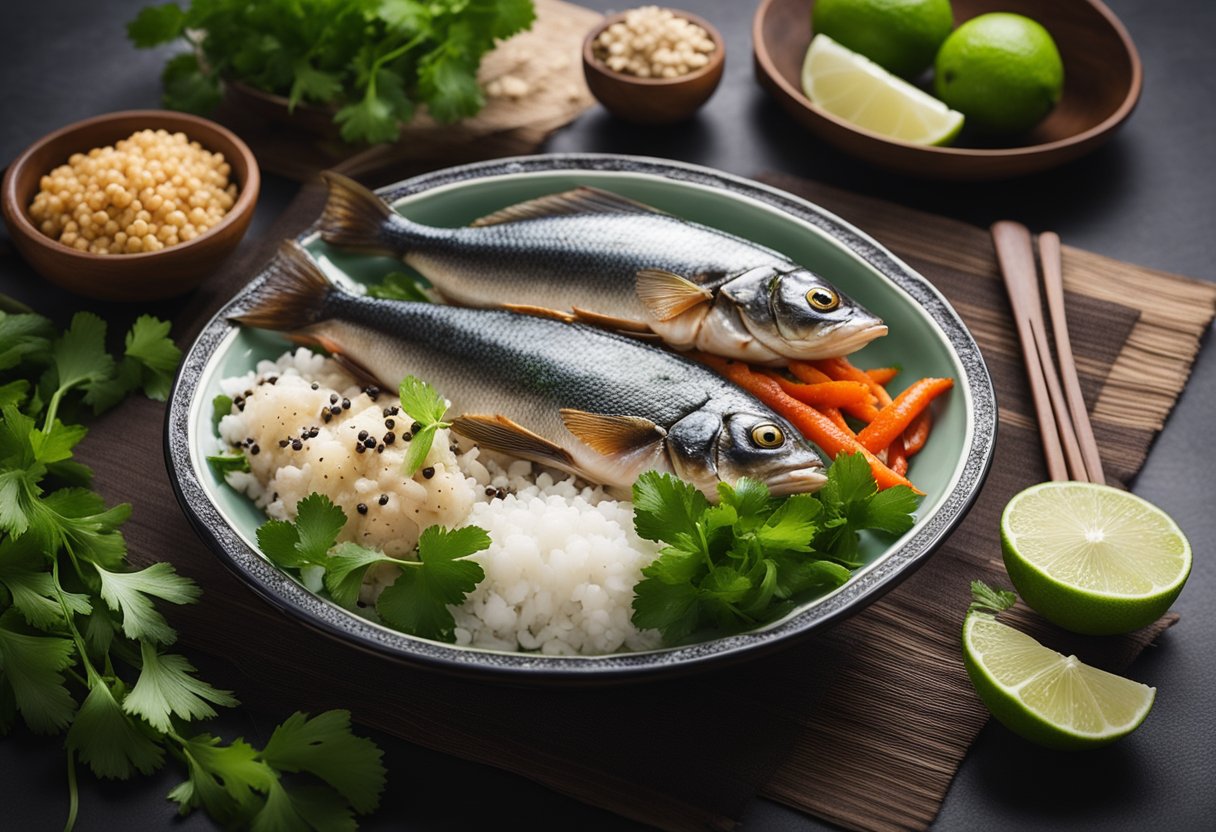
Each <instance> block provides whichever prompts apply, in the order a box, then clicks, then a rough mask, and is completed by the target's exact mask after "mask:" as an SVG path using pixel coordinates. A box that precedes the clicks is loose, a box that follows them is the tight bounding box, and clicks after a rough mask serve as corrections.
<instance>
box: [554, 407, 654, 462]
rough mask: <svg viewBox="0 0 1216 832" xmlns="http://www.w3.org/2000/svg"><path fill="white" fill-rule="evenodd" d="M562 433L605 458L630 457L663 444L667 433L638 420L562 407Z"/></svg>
mask: <svg viewBox="0 0 1216 832" xmlns="http://www.w3.org/2000/svg"><path fill="white" fill-rule="evenodd" d="M561 415H562V423H563V424H565V426H566V430H568V431H570V432H571V433H572V434H574V435H575V436H577V437H578V438H579V441H581V442H582V443H583V444H584V445H586V446H587V447H589V448H591V449H592V450H593V451H595V452H596V453H598V454H602V455H603V456H608V457H618V456H631V455H633V454H636V453H638V452H639V451H642V450H645V449H647V448H651V447H653V446H655V445H657V444H658V443H659V442H662V441H663V437H665V436H667V431H665V430H663V429H662V428H661V427H659V426H658V425H656V424H655V423H654V422H652V421H650V420H649V419H644V418H642V417H641V416H606V415H604V414H601V413H588V412H587V411H585V410H573V409H571V408H568V407H565V408H562V410H561Z"/></svg>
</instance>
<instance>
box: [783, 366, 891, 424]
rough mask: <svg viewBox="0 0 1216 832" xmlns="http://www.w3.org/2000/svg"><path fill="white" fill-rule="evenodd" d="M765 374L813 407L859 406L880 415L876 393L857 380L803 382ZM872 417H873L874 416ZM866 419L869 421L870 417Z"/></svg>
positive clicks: (799, 399)
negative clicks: (875, 399) (875, 403)
mask: <svg viewBox="0 0 1216 832" xmlns="http://www.w3.org/2000/svg"><path fill="white" fill-rule="evenodd" d="M765 375H766V376H768V377H769V378H771V379H773V381H775V382H777V383H778V384H780V385H781V389H782V390H784V391H785V392H787V393H789V394H790V395H791V396H793V397H794V398H795V399H797V400H798V401H800V402H802V403H804V404H809V405H810V406H811V407H843V408H857V409H859V410H863V411H864V410H865V409H866V408H869V409H870V410H873V411H874V416H877V415H878V408H876V407H875V406H874V394H873V393H871V392H870V388H869V387H866V386H865V385H864V384H858V383H857V382H855V381H824V382H820V383H818V384H802V383H801V382H797V381H790V380H789V379H787V378H784V377H783V376H781V375H779V374H777V373H773V372H766V373H765ZM870 418H871V419H873V416H871V417H870ZM866 421H869V419H867V420H866Z"/></svg>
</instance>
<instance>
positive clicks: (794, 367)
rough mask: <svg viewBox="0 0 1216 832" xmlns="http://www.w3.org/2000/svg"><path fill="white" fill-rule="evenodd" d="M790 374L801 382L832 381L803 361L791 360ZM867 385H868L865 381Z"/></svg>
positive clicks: (820, 382) (829, 377) (821, 382)
mask: <svg viewBox="0 0 1216 832" xmlns="http://www.w3.org/2000/svg"><path fill="white" fill-rule="evenodd" d="M789 370H790V375H792V376H793V377H794V378H796V379H798V380H799V381H801V382H802V383H803V384H823V383H824V382H826V381H834V379H833V378H832V377H831V376H829V375H828V374H827V373H825V372H823V371H822V370H819V369H817V368H815V367H812V366H811V365H810V364H808V363H807V362H805V361H791V362H790V367H789ZM848 380H851V381H856V380H857V379H846V381H848ZM866 386H867V387H869V386H870V385H869V384H868V383H867V384H866Z"/></svg>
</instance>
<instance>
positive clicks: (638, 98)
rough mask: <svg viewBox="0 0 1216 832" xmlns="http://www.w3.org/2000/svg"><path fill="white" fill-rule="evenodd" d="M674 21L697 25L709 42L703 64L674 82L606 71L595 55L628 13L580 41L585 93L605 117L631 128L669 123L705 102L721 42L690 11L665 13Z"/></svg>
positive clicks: (714, 82)
mask: <svg viewBox="0 0 1216 832" xmlns="http://www.w3.org/2000/svg"><path fill="white" fill-rule="evenodd" d="M668 11H671V12H672V13H673V14H674V15H675V17H677V18H681V19H684V20H687V21H689V22H690V23H694V24H696V25H697V26H700V27H701V28H702V29H704V30H705V32H706V34H708V35H709V38H710V40H712V41H713V43H714V49H713V51H712V52H709V53H708V55H707V57H708V59H709V60H708V62H707V63H706V64H705V65H704V66H702V67H699V68H697V69H694V70H692V71H691V72H688V73H686V74H684V75H679V76H677V77H674V78H641V77H638V76H637V75H631V74H628V73H626V72H618V71H616V70H613V69H611V68H609V66H608V65H607V64H606V63H605V62H604V60H603V59H602V58H601V57H599V56H598V55H597V54H596V48H595V43H596V40H597V39H598V38H599V36H600V35H601V34H602V33H603V32H604V31H605V30H606V29H608V28H609V27H610V26H612V25H614V24H617V23H623V22H624V21H625V18H626V16H627V15H628V14H629V13H630V12H628V11H626V12H621V13H620V14H614V15H610V16H608V17H606V18H604V20H603V21H602V22H601V23H600V24H599V25H598V26H596V27H595V28H594V29H592V30H591V31H590V32H588V33H587V37H586V39H585V40H584V41H583V74H584V76H585V77H586V79H587V86H588V87H589V88H590V90H591V94H592V95H594V96H595V97H596V99H597V100H598V101H599V102H600V103H601V104H603V105H604V108H605V109H607V110H608V111H609V112H610V113H612V114H613V115H615V116H617V117H618V118H621V119H624V120H625V121H631V122H633V123H635V124H674V123H676V122H680V121H684V120H685V119H687V118H689V117H691V116H692V114H693V113H695V112H696V111H697V110H698V109H699V108H700V106H701V105H702V104H704V103H705V102H706V101H708V100H709V97H710V96H711V95H713V94H714V90H715V89H717V88H718V82H719V81H721V80H722V69H723V67H724V66H725V63H726V44H725V42H724V41H723V40H722V35H721V34H720V33H719V32H718V30H717V29H715V28H714V27H713V26H712V25H711V24H710V23H709V21H707V20H705V19H703V18H701V17H698V16H697V15H695V14H692V13H691V12H686V11H681V10H678V9H669V10H668Z"/></svg>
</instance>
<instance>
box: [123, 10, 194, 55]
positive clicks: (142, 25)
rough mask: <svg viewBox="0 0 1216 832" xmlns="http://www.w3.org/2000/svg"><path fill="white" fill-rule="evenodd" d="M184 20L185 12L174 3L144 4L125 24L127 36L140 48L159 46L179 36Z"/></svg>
mask: <svg viewBox="0 0 1216 832" xmlns="http://www.w3.org/2000/svg"><path fill="white" fill-rule="evenodd" d="M185 22H186V15H185V13H184V12H182V10H181V8H180V7H179V6H177V5H176V4H174V3H165V4H164V5H163V6H146V7H144V8H143V9H140V11H139V14H138V15H136V17H135V19H134V20H132V21H131V22H130V23H128V24H127V37H128V38H130V39H131V42H132V43H133V44H135V45H136V46H137V47H139V48H141V49H143V48H147V47H150V46H159V45H160V44H162V43H169V42H170V41H172V40H176V39H177V38H178V37H180V36H181V34H182V30H183V29H184V28H185Z"/></svg>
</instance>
